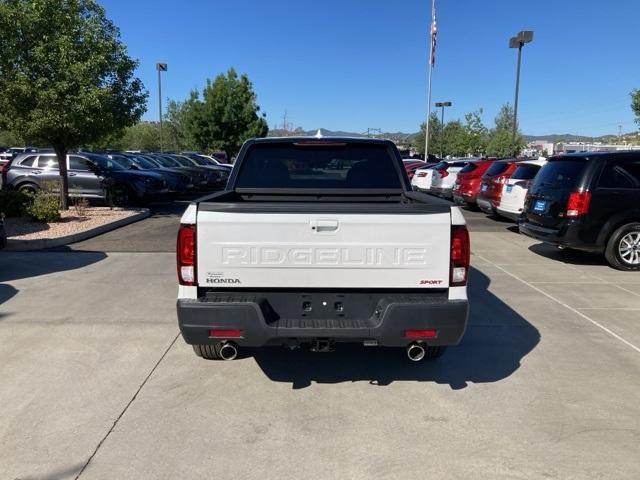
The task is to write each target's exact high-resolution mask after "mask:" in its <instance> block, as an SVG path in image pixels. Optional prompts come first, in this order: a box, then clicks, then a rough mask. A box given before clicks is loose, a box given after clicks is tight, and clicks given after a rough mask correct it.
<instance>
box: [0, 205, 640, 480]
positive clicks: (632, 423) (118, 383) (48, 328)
mask: <svg viewBox="0 0 640 480" xmlns="http://www.w3.org/2000/svg"><path fill="white" fill-rule="evenodd" d="M155 208H157V209H156V210H154V215H153V216H152V217H151V218H150V219H148V220H145V221H143V222H139V223H138V224H135V225H131V226H128V227H124V228H122V229H120V230H118V231H115V232H112V233H110V234H106V235H103V236H101V237H97V238H94V239H91V240H88V241H86V242H82V243H80V244H76V245H74V246H73V247H72V249H70V250H69V251H48V252H20V253H17V252H16V253H9V252H5V253H0V344H1V345H2V347H1V348H0V379H1V380H0V385H1V387H0V405H1V406H2V421H0V472H2V474H1V475H0V477H1V478H7V479H23V480H25V479H60V480H62V479H75V478H80V479H83V480H84V479H127V478H131V479H176V478H180V479H190V478H209V477H214V478H220V479H237V478H241V479H254V478H255V479H261V480H264V479H270V478H293V477H298V476H304V477H305V478H307V479H316V478H318V479H323V480H326V479H334V478H335V479H370V478H383V479H406V478H413V477H418V476H419V477H424V478H453V479H491V480H493V479H616V480H617V479H634V480H636V479H638V478H640V462H639V461H638V459H640V402H639V401H638V399H639V398H640V382H639V381H638V379H639V378H640V322H639V319H640V275H638V274H636V273H623V272H618V271H615V270H612V269H610V268H609V267H608V266H606V265H605V264H604V262H603V261H602V259H601V258H600V257H597V256H592V255H583V254H577V253H572V252H561V251H558V250H556V249H554V248H550V247H546V246H544V245H541V244H539V243H537V242H535V241H533V240H531V239H528V238H526V237H522V236H520V235H518V234H517V233H515V232H514V231H513V229H512V228H511V229H510V228H509V227H510V226H511V224H508V223H503V222H499V223H498V222H495V221H494V220H487V219H485V218H483V217H484V216H481V215H480V214H475V213H466V214H465V215H466V216H467V219H468V221H469V223H470V226H471V231H472V250H473V255H472V264H473V270H472V273H471V282H470V287H469V290H470V300H471V317H470V324H469V328H468V330H467V332H466V335H465V337H464V339H463V341H462V343H461V344H460V345H459V346H457V347H454V348H451V349H449V351H448V352H447V353H446V354H445V355H444V356H443V357H441V358H440V359H438V360H435V361H432V362H422V363H411V362H409V361H408V360H407V359H406V356H405V354H404V352H402V351H400V350H396V349H376V348H365V347H361V346H340V347H339V348H338V350H337V351H336V352H334V353H332V354H312V353H310V352H305V351H294V352H290V351H286V350H284V349H279V348H274V349H268V350H264V351H259V352H255V351H248V352H246V355H244V357H243V358H242V359H240V360H236V361H233V362H210V361H205V360H202V359H200V358H197V357H196V356H195V355H194V354H193V351H192V350H191V348H190V347H189V346H188V345H186V344H184V342H183V341H182V338H181V337H180V336H179V335H178V328H177V324H176V318H175V296H176V290H177V287H176V281H175V264H174V255H173V253H172V252H173V249H174V246H173V245H174V244H173V242H174V238H175V232H176V228H177V220H178V217H179V214H180V211H181V210H182V209H183V208H184V205H172V206H168V205H165V206H156V207H155ZM490 222H492V223H490ZM165 252H166V253H165Z"/></svg>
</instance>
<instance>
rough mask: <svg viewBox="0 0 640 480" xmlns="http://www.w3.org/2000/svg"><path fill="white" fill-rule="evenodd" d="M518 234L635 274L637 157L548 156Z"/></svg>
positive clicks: (639, 219)
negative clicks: (586, 254)
mask: <svg viewBox="0 0 640 480" xmlns="http://www.w3.org/2000/svg"><path fill="white" fill-rule="evenodd" d="M524 213H525V218H524V220H523V221H522V222H521V224H520V231H521V232H522V233H524V234H525V235H528V236H530V237H533V238H536V239H538V240H542V241H544V242H547V243H550V244H553V245H558V246H561V247H569V248H574V249H578V250H586V251H591V252H600V253H604V255H605V257H606V259H607V262H609V264H610V265H611V266H612V267H614V268H617V269H620V270H640V152H606V153H581V154H571V155H563V156H560V157H553V158H550V159H549V162H548V163H547V164H546V165H545V166H544V167H542V169H541V170H540V172H539V173H538V175H536V177H535V180H534V182H533V185H532V186H531V188H530V189H529V193H528V195H527V200H526V202H525V206H524Z"/></svg>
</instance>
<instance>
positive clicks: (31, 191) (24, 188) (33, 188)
mask: <svg viewBox="0 0 640 480" xmlns="http://www.w3.org/2000/svg"><path fill="white" fill-rule="evenodd" d="M38 190H39V188H38V186H37V185H36V184H35V183H23V184H22V185H20V186H19V187H18V191H19V192H20V193H26V194H27V195H35V193H36V192H37V191H38Z"/></svg>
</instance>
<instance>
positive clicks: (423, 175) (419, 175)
mask: <svg viewBox="0 0 640 480" xmlns="http://www.w3.org/2000/svg"><path fill="white" fill-rule="evenodd" d="M416 176H417V177H418V178H422V177H426V176H427V172H417V173H416Z"/></svg>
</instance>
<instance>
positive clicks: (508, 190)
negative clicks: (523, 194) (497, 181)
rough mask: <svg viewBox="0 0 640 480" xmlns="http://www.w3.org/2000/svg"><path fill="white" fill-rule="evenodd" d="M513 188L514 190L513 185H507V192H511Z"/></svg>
mask: <svg viewBox="0 0 640 480" xmlns="http://www.w3.org/2000/svg"><path fill="white" fill-rule="evenodd" d="M511 190H513V185H507V193H511Z"/></svg>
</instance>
